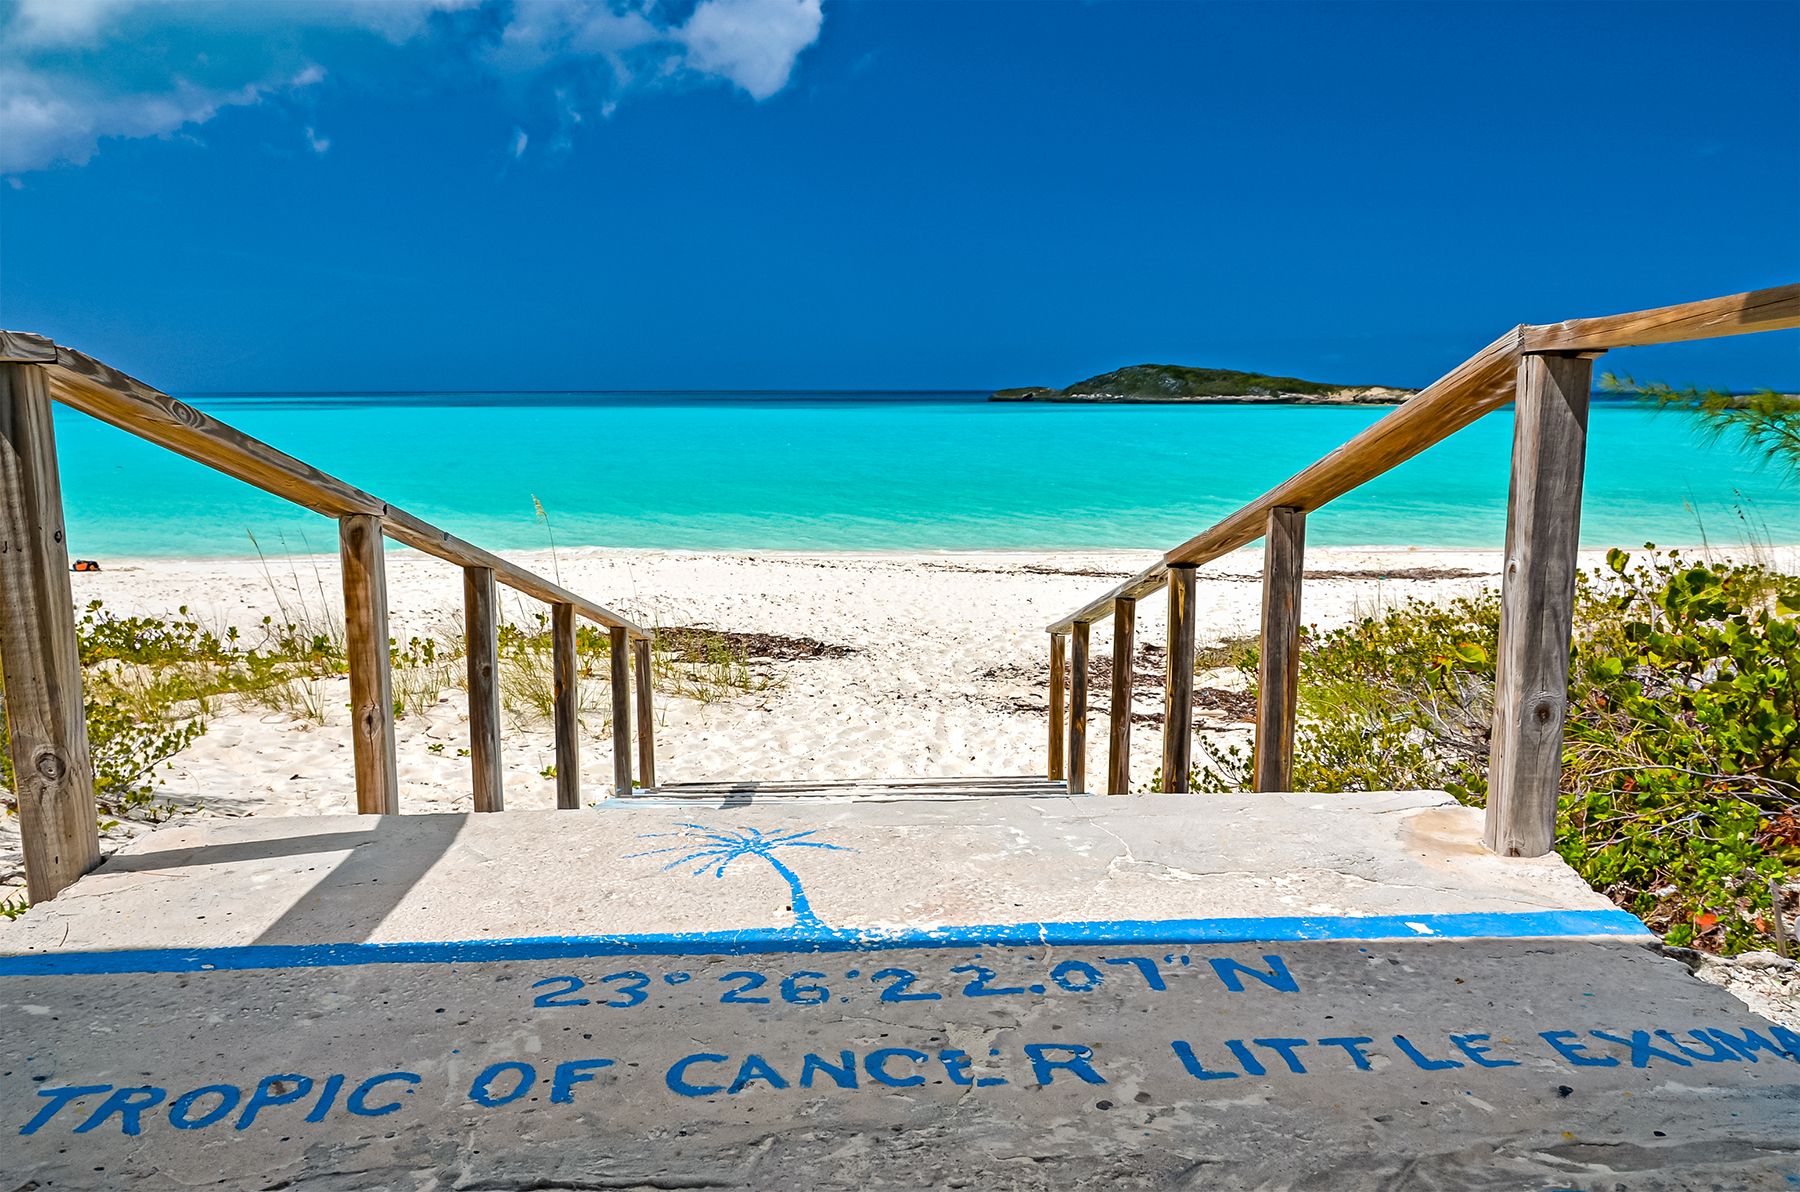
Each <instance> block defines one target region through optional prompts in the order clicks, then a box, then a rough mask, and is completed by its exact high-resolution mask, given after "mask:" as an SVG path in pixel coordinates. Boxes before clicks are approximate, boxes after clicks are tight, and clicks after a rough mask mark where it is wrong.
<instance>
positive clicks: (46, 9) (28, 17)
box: [6, 0, 137, 46]
mask: <svg viewBox="0 0 1800 1192" xmlns="http://www.w3.org/2000/svg"><path fill="white" fill-rule="evenodd" d="M136 2H137V0H19V3H18V7H17V9H16V10H15V15H14V17H13V21H12V23H11V24H10V25H8V26H7V29H6V36H7V39H8V40H9V41H13V42H15V43H16V44H19V45H27V46H79V45H87V44H89V43H90V42H92V41H93V40H94V39H95V37H96V35H97V34H98V33H99V31H100V28H101V25H102V24H103V23H104V22H105V20H106V18H107V16H108V15H109V14H111V13H114V12H120V11H123V10H124V9H126V8H129V7H131V5H133V4H134V3H136Z"/></svg>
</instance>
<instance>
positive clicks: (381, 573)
mask: <svg viewBox="0 0 1800 1192" xmlns="http://www.w3.org/2000/svg"><path fill="white" fill-rule="evenodd" d="M338 555H339V558H340V559H341V561H342V563H343V571H344V577H343V578H344V652H345V656H346V660H347V661H348V662H349V664H350V739H351V751H352V754H353V757H354V761H355V765H356V810H357V812H358V813H360V814H362V815H398V814H399V813H400V776H399V772H398V768H397V765H396V762H395V753H394V680H393V674H392V669H391V668H392V661H391V658H390V655H389V653H388V648H389V647H388V607H387V551H386V550H385V549H384V543H383V541H382V536H381V519H380V518H379V517H377V516H375V515H374V514H372V513H352V514H347V515H345V516H344V517H341V518H339V519H338Z"/></svg>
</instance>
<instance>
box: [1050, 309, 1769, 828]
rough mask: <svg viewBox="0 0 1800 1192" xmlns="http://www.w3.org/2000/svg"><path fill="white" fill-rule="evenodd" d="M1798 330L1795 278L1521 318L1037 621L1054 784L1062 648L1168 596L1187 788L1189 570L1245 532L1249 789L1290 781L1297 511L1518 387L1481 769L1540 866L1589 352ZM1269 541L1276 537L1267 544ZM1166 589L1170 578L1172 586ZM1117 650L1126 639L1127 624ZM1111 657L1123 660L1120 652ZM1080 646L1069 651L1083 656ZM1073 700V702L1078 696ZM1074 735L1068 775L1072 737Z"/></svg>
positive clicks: (1549, 802)
mask: <svg viewBox="0 0 1800 1192" xmlns="http://www.w3.org/2000/svg"><path fill="white" fill-rule="evenodd" d="M1796 327H1800V284H1794V285H1785V286H1777V287H1774V288H1772V289H1767V290H1754V291H1751V292H1748V293H1743V294H1731V295H1727V296H1726V297H1723V298H1710V299H1707V300H1705V301H1703V302H1688V303H1683V304H1681V305H1679V306H1665V307H1659V308H1657V309H1655V310H1641V311H1632V312H1629V313H1627V314H1620V315H1608V316H1605V317H1603V318H1595V319H1573V320H1570V321H1568V322H1563V323H1552V324H1546V325H1542V326H1531V325H1521V326H1518V327H1515V328H1514V329H1513V330H1511V331H1509V332H1507V333H1506V334H1505V335H1503V336H1501V337H1500V338H1499V339H1497V340H1495V341H1494V342H1493V343H1491V344H1489V345H1488V346H1487V347H1485V348H1483V349H1482V350H1481V351H1480V352H1477V353H1476V354H1475V355H1474V356H1471V357H1470V358H1469V359H1467V360H1465V361H1463V363H1461V364H1459V365H1457V366H1456V367H1455V368H1453V369H1451V370H1450V371H1449V372H1448V373H1446V374H1445V375H1444V376H1443V377H1441V378H1440V379H1438V380H1437V381H1435V382H1433V383H1432V384H1430V385H1428V386H1427V387H1426V388H1425V389H1423V390H1421V391H1420V392H1419V393H1418V394H1416V395H1415V396H1414V397H1412V398H1411V399H1410V400H1408V401H1407V402H1406V403H1404V404H1403V405H1401V406H1400V407H1399V408H1398V409H1395V410H1394V411H1392V412H1391V413H1389V414H1387V415H1385V416H1384V417H1382V418H1381V419H1379V420H1378V421H1376V422H1375V424H1374V425H1372V426H1370V427H1368V428H1367V429H1366V430H1364V431H1363V432H1362V433H1361V434H1359V435H1356V436H1355V437H1354V438H1352V439H1351V440H1350V441H1349V442H1347V443H1345V444H1344V445H1343V446H1341V447H1339V448H1337V449H1336V450H1335V451H1332V452H1331V453H1330V454H1328V455H1326V456H1325V457H1324V458H1322V459H1320V460H1319V461H1318V462H1316V463H1314V464H1312V465H1311V466H1309V467H1307V468H1304V469H1302V470H1301V471H1300V472H1297V473H1295V474H1294V475H1293V476H1291V477H1289V478H1288V479H1287V480H1285V481H1283V482H1282V483H1280V484H1278V485H1276V486H1275V487H1274V488H1272V489H1270V490H1269V491H1268V492H1266V493H1264V494H1263V495H1262V496H1260V497H1258V498H1257V499H1256V500H1254V501H1251V502H1250V503H1249V504H1247V505H1245V506H1243V507H1242V508H1240V509H1238V510H1236V511H1235V512H1233V513H1231V514H1230V515H1228V516H1227V517H1225V518H1224V519H1223V520H1222V521H1220V522H1218V523H1217V524H1216V525H1214V526H1212V527H1211V528H1210V529H1208V530H1206V531H1205V532H1203V533H1201V534H1198V535H1196V536H1195V537H1193V538H1190V539H1188V540H1187V541H1186V542H1184V543H1182V544H1181V545H1180V546H1177V547H1175V548H1174V549H1173V550H1170V551H1168V552H1166V553H1165V554H1164V555H1163V556H1162V558H1161V559H1159V560H1157V561H1156V563H1154V564H1153V565H1151V566H1150V567H1147V568H1145V569H1144V570H1143V571H1140V572H1138V574H1136V575H1134V576H1132V577H1131V578H1130V579H1128V580H1126V581H1125V582H1124V583H1122V584H1120V585H1118V586H1117V587H1115V588H1113V589H1112V590H1110V591H1108V592H1106V593H1104V594H1102V595H1100V596H1098V597H1096V598H1095V599H1093V600H1091V601H1089V602H1088V603H1087V604H1084V605H1082V606H1081V607H1080V608H1078V609H1076V610H1075V611H1074V612H1072V613H1070V614H1069V615H1068V616H1066V617H1063V618H1062V619H1061V620H1058V621H1055V622H1053V623H1052V624H1051V625H1050V626H1049V630H1050V640H1051V668H1052V675H1051V683H1050V740H1051V754H1050V773H1051V776H1052V777H1057V776H1059V769H1060V764H1059V763H1060V761H1061V741H1060V739H1059V730H1060V728H1061V726H1062V724H1061V722H1062V707H1061V694H1062V693H1061V684H1060V679H1061V675H1060V673H1059V671H1060V664H1061V648H1062V643H1063V642H1064V641H1065V640H1066V639H1069V638H1071V637H1072V638H1073V639H1074V640H1075V641H1076V642H1077V643H1079V644H1082V645H1085V642H1086V640H1087V636H1088V630H1089V627H1090V626H1091V625H1093V624H1094V623H1096V622H1098V621H1103V620H1105V619H1106V618H1107V617H1109V616H1118V617H1121V618H1126V619H1129V618H1130V617H1131V615H1132V611H1133V610H1135V607H1136V603H1135V602H1136V601H1138V600H1141V599H1142V598H1143V597H1145V596H1148V595H1150V594H1151V593H1153V592H1155V591H1157V590H1158V589H1160V588H1163V587H1165V586H1167V587H1168V588H1169V597H1170V613H1169V647H1168V675H1167V679H1166V682H1165V690H1164V696H1165V702H1164V717H1163V721H1164V722H1163V765H1162V773H1163V789H1164V790H1165V791H1169V792H1182V791H1185V790H1186V789H1187V788H1188V785H1189V784H1188V768H1189V750H1190V747H1191V739H1190V738H1191V720H1192V714H1193V707H1192V696H1193V665H1194V622H1193V616H1192V601H1193V575H1194V571H1193V569H1194V568H1195V567H1196V566H1198V565H1200V564H1202V563H1207V562H1210V561H1212V560H1214V559H1217V558H1219V557H1220V556H1222V555H1225V554H1229V553H1230V552H1232V551H1234V550H1237V549H1239V548H1241V547H1245V546H1248V545H1250V544H1251V543H1252V542H1255V541H1256V540H1258V539H1266V540H1268V541H1269V549H1268V559H1267V561H1266V562H1265V565H1264V571H1263V624H1262V639H1261V644H1262V650H1261V659H1260V675H1259V687H1258V699H1257V718H1256V749H1255V755H1254V756H1255V766H1254V768H1255V787H1256V789H1257V790H1279V789H1282V788H1283V787H1285V786H1287V785H1288V784H1289V783H1291V781H1292V757H1291V756H1290V755H1291V753H1292V745H1293V740H1292V739H1293V731H1294V730H1293V724H1294V707H1295V701H1296V698H1297V657H1298V653H1297V652H1298V646H1299V603H1300V582H1301V576H1302V574H1303V570H1302V563H1301V549H1302V547H1301V542H1302V534H1303V530H1304V525H1305V518H1306V515H1307V514H1308V513H1310V512H1312V511H1313V510H1316V509H1318V508H1320V507H1321V506H1324V505H1326V504H1328V503H1330V502H1331V501H1334V500H1336V499H1337V498H1338V497H1341V496H1343V495H1344V494H1345V493H1347V492H1349V491H1351V490H1352V489H1354V488H1357V487H1358V486H1360V485H1363V484H1366V483H1368V482H1369V481H1371V480H1373V479H1375V478H1376V477H1377V476H1380V475H1381V474H1383V473H1384V472H1387V471H1388V470H1390V469H1392V468H1394V467H1395V466H1397V465H1399V464H1401V463H1404V462H1405V461H1407V460H1409V459H1411V458H1413V457H1414V456H1416V455H1418V454H1419V453H1420V452H1422V451H1424V450H1426V449H1427V448H1429V447H1432V446H1435V445H1436V444H1438V443H1440V442H1442V441H1443V440H1445V439H1447V438H1449V437H1450V436H1451V435H1453V434H1455V433H1456V432H1457V431H1459V430H1462V429H1463V428H1464V427H1466V426H1468V425H1470V424H1471V423H1473V422H1475V421H1476V420H1477V419H1479V418H1481V417H1483V416H1484V415H1486V414H1489V413H1492V412H1493V411H1495V410H1498V409H1500V408H1501V407H1502V406H1504V405H1506V404H1507V403H1508V402H1511V401H1513V400H1515V398H1517V397H1518V396H1519V395H1520V394H1524V395H1525V398H1526V399H1527V400H1526V401H1524V402H1523V403H1522V405H1521V413H1520V417H1519V419H1518V420H1517V422H1516V424H1515V427H1514V440H1513V460H1512V464H1513V478H1512V488H1511V493H1510V496H1509V498H1508V509H1507V546H1506V552H1507V558H1506V568H1505V578H1504V590H1503V593H1502V606H1503V608H1502V614H1501V621H1500V636H1501V643H1500V650H1501V653H1500V656H1499V661H1498V666H1497V679H1496V690H1495V728H1494V736H1493V740H1494V760H1493V765H1492V767H1491V778H1490V789H1489V797H1488V809H1487V829H1486V837H1485V838H1486V841H1487V844H1488V846H1489V847H1490V848H1492V849H1493V850H1494V851H1495V852H1499V853H1502V854H1504V855H1507V856H1537V855H1539V854H1542V853H1544V852H1546V851H1548V850H1549V849H1550V848H1551V847H1552V844H1553V842H1554V828H1555V811H1556V795H1557V782H1556V779H1557V773H1558V769H1557V767H1558V765H1559V764H1560V757H1561V754H1560V750H1561V744H1562V716H1563V698H1562V696H1560V695H1557V694H1556V692H1555V690H1554V689H1556V688H1559V687H1560V685H1561V683H1562V681H1563V680H1562V676H1564V675H1566V673H1567V670H1568V632H1567V631H1568V629H1569V625H1570V618H1571V616H1572V600H1573V594H1574V573H1575V565H1576V550H1575V545H1576V542H1577V540H1578V539H1577V535H1578V531H1579V524H1580V491H1581V471H1582V467H1583V460H1584V453H1585V449H1586V439H1587V402H1588V389H1589V387H1590V385H1589V377H1590V372H1589V369H1590V365H1591V361H1592V358H1593V357H1595V356H1598V355H1600V354H1601V353H1602V352H1605V351H1607V350H1609V349H1613V348H1628V347H1638V346H1642V345H1645V344H1667V343H1680V342H1684V341H1688V340H1696V339H1714V338H1719V337H1723V336H1729V335H1744V334H1748V333H1751V332H1756V331H1781V330H1788V329H1792V328H1796ZM1271 536H1272V537H1271ZM1172 572H1173V576H1174V577H1175V578H1176V579H1178V580H1179V582H1176V583H1171V576H1172ZM1117 640H1118V641H1120V642H1124V643H1130V642H1131V640H1132V636H1131V632H1130V630H1129V628H1127V629H1126V630H1125V631H1124V632H1123V633H1121V634H1119V635H1118V636H1117ZM1130 648H1131V647H1130V645H1129V644H1126V645H1124V646H1123V647H1120V646H1115V648H1114V657H1113V669H1114V675H1115V676H1117V675H1118V674H1119V673H1120V668H1121V667H1123V668H1127V669H1128V668H1129V667H1130V665H1131V660H1130V658H1129V650H1130ZM1121 649H1123V650H1124V651H1125V652H1126V654H1127V656H1126V657H1124V658H1121V657H1119V654H1120V651H1121ZM1085 653H1086V652H1085V650H1084V649H1079V648H1078V650H1077V654H1078V655H1081V656H1085ZM1077 699H1078V703H1079V696H1078V697H1077ZM1123 703H1124V701H1122V700H1120V699H1119V698H1118V694H1117V693H1116V692H1115V696H1114V705H1115V706H1114V708H1113V709H1112V720H1113V723H1112V726H1111V737H1112V756H1109V757H1108V759H1107V773H1108V781H1107V786H1108V789H1109V790H1111V791H1114V792H1117V791H1121V790H1123V789H1125V788H1126V786H1127V783H1128V780H1129V773H1128V762H1129V759H1128V758H1125V757H1122V756H1119V754H1120V753H1121V751H1122V750H1123V749H1125V748H1127V747H1128V745H1127V743H1128V741H1129V736H1128V722H1129V715H1130V712H1129V708H1128V707H1124V708H1123V709H1122V708H1121V707H1120V705H1121V704H1123ZM1078 732H1079V728H1078V726H1077V723H1076V718H1073V717H1072V718H1071V722H1070V725H1069V736H1068V749H1069V754H1070V757H1071V782H1072V783H1074V782H1078V781H1079V778H1078V775H1079V774H1080V766H1081V760H1080V759H1082V757H1083V752H1084V751H1083V744H1082V741H1081V740H1080V739H1079V738H1078V736H1077V733H1078Z"/></svg>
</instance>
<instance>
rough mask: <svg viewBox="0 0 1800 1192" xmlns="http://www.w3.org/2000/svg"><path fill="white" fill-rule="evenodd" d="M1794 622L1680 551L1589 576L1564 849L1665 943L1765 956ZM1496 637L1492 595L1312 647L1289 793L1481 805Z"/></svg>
mask: <svg viewBox="0 0 1800 1192" xmlns="http://www.w3.org/2000/svg"><path fill="white" fill-rule="evenodd" d="M1796 613H1800V578H1796V577H1793V576H1784V575H1779V574H1776V573H1773V572H1771V571H1769V570H1766V569H1764V568H1761V567H1757V566H1749V565H1742V564H1725V563H1714V564H1707V565H1697V564H1693V563H1690V562H1688V561H1686V560H1684V559H1683V558H1682V557H1681V556H1680V554H1679V552H1672V551H1671V552H1666V553H1665V552H1656V551H1654V549H1652V550H1651V552H1650V553H1649V554H1648V555H1647V556H1646V557H1644V558H1643V559H1641V560H1635V561H1634V560H1633V558H1632V557H1631V556H1630V555H1628V554H1626V553H1625V552H1623V551H1613V552H1610V553H1609V555H1608V558H1607V565H1606V566H1605V567H1604V568H1600V569H1597V570H1596V571H1595V572H1594V573H1593V574H1591V575H1583V576H1582V577H1581V580H1580V583H1579V585H1578V588H1577V596H1576V614H1575V649H1574V652H1573V655H1572V657H1571V660H1570V667H1569V671H1570V675H1569V682H1570V686H1569V695H1570V701H1569V714H1568V720H1567V724H1566V727H1565V732H1564V741H1565V745H1564V756H1563V781H1562V797H1561V800H1560V802H1559V806H1558V815H1557V850H1558V852H1559V853H1561V855H1562V856H1563V858H1564V859H1565V860H1567V861H1568V863H1569V864H1570V865H1571V866H1572V867H1574V869H1575V870H1576V871H1577V872H1578V873H1580V874H1581V875H1582V877H1584V878H1585V879H1587V880H1588V881H1589V882H1590V883H1591V884H1593V885H1594V886H1595V888H1597V889H1599V890H1601V891H1603V892H1605V893H1606V894H1607V895H1609V896H1610V897H1612V898H1613V899H1614V901H1616V902H1618V903H1619V904H1620V905H1621V906H1623V907H1625V908H1626V909H1628V910H1631V911H1632V912H1634V913H1636V914H1638V915H1639V916H1641V917H1642V918H1643V919H1644V920H1645V922H1646V923H1648V924H1649V925H1650V926H1652V927H1653V928H1655V929H1657V930H1659V931H1662V932H1664V933H1665V935H1666V937H1667V939H1668V940H1669V941H1670V942H1671V943H1676V944H1690V943H1691V944H1696V945H1699V946H1705V947H1710V948H1715V949H1717V950H1720V951H1724V952H1728V953H1729V952H1737V951H1742V950H1745V949H1748V948H1754V947H1760V946H1765V945H1766V942H1767V940H1768V939H1769V938H1770V936H1771V934H1772V929H1771V926H1770V923H1769V914H1770V909H1771V898H1770V891H1769V885H1770V879H1775V880H1776V881H1778V882H1779V881H1788V880H1792V878H1793V876H1794V874H1795V873H1796V871H1800V728H1797V727H1796V715H1800V624H1797V622H1796V617H1795V614H1796ZM1498 632H1499V598H1498V596H1497V595H1496V594H1494V593H1492V592H1489V593H1485V594H1483V595H1480V596H1475V597H1470V598H1467V599H1462V600H1457V601H1454V602H1452V603H1450V604H1447V605H1442V606H1438V605H1432V604H1428V603H1425V602H1422V601H1416V600H1415V601H1409V602H1408V603H1406V604H1405V605H1402V606H1401V607H1399V608H1396V609H1393V610H1391V611H1389V612H1386V613H1383V614H1381V615H1378V616H1368V617H1364V618H1363V619H1361V620H1359V621H1357V622H1356V623H1354V624H1352V625H1348V626H1345V627H1343V628H1341V629H1335V630H1331V631H1329V632H1325V633H1319V632H1316V631H1314V632H1309V633H1307V634H1305V635H1303V638H1302V648H1301V661H1300V674H1301V706H1300V720H1299V724H1298V726H1297V728H1296V733H1295V757H1294V786H1295V789H1297V790H1307V791H1363V790H1394V789H1442V790H1447V791H1449V792H1451V793H1452V794H1453V795H1455V796H1456V797H1457V798H1458V799H1460V800H1462V801H1463V802H1465V803H1468V804H1471V805H1473V806H1481V805H1482V804H1483V803H1484V802H1485V799H1486V793H1487V751H1488V737H1489V725H1490V724H1491V723H1492V719H1493V690H1494V662H1493V659H1494V655H1495V649H1496V642H1497V639H1498ZM1246 669H1248V668H1246ZM1250 673H1251V675H1252V678H1253V677H1254V673H1253V671H1251V672H1250ZM1249 761H1250V759H1249V758H1248V757H1247V756H1245V754H1244V752H1243V751H1242V750H1239V749H1221V750H1216V751H1213V752H1212V753H1210V755H1209V756H1208V757H1207V758H1206V760H1205V761H1204V762H1203V764H1202V765H1200V766H1198V767H1196V768H1195V770H1194V773H1193V774H1192V776H1191V781H1192V783H1193V786H1194V788H1195V789H1197V790H1210V791H1222V790H1240V789H1243V788H1244V787H1245V786H1246V785H1247V778H1248V773H1249Z"/></svg>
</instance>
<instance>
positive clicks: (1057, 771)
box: [1049, 633, 1068, 782]
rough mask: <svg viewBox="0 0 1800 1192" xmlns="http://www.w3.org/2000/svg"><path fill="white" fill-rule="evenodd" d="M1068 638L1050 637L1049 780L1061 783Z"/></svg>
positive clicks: (1064, 764)
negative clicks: (1066, 644)
mask: <svg viewBox="0 0 1800 1192" xmlns="http://www.w3.org/2000/svg"><path fill="white" fill-rule="evenodd" d="M1067 641H1068V636H1067V635H1066V634H1062V633H1052V634H1051V635H1050V775H1049V777H1050V780H1051V781H1052V782H1057V781H1061V780H1062V779H1063V778H1065V777H1066V776H1067V774H1068V765H1067V759H1065V758H1064V756H1063V747H1064V745H1065V744H1066V743H1067V742H1066V740H1065V738H1064V736H1063V715H1064V713H1063V691H1064V688H1063V681H1064V680H1063V676H1064V674H1065V673H1066V670H1067V664H1066V663H1065V662H1064V661H1063V651H1064V649H1065V646H1064V643H1065V642H1067Z"/></svg>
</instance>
